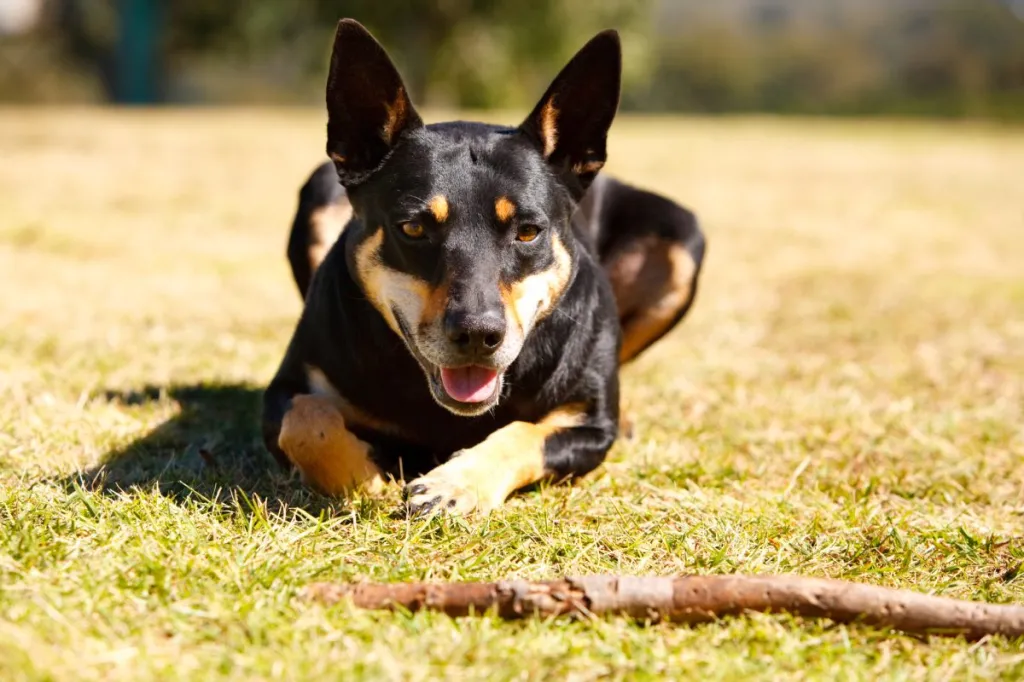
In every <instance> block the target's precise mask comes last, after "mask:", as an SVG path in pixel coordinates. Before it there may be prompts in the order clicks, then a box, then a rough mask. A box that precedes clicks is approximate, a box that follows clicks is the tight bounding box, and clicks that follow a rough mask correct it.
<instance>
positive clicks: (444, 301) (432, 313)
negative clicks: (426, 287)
mask: <svg viewBox="0 0 1024 682" xmlns="http://www.w3.org/2000/svg"><path fill="white" fill-rule="evenodd" d="M448 288H449V284H448V282H444V283H442V284H441V285H440V286H438V287H435V288H433V289H431V290H430V293H429V295H428V296H427V303H426V305H425V306H423V312H422V314H421V315H420V318H419V323H420V326H421V327H422V326H427V325H433V324H434V323H436V322H437V321H438V320H440V319H441V317H442V316H443V315H444V311H445V308H447V307H448Z"/></svg>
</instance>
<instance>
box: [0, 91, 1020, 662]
mask: <svg viewBox="0 0 1024 682" xmlns="http://www.w3.org/2000/svg"><path fill="white" fill-rule="evenodd" d="M510 120H512V119H510ZM322 131H323V121H322V118H321V116H320V115H319V113H318V112H288V111H251V110H239V111H205V112H162V113H156V112H133V113H128V112H122V113H115V112H104V111H97V110H68V111H56V110H54V111H48V110H16V109H14V110H6V111H0V149H3V150H4V152H3V156H4V161H3V163H0V291H2V292H3V294H2V297H0V679H3V680H11V681H17V680H45V679H69V680H70V679H74V680H120V679H123V680H133V681H134V680H144V679H154V678H160V679H172V680H174V679H181V680H192V679H240V680H241V679H244V680H253V679H271V678H273V679H345V680H353V679H363V678H366V679H371V678H372V679H396V680H407V679H411V680H415V679H430V678H437V677H454V676H456V675H457V674H458V675H462V676H464V677H465V678H466V679H488V680H491V679H496V680H502V679H510V680H511V679H573V680H589V679H597V678H602V679H604V678H608V679H622V678H629V679H663V678H664V677H665V676H678V677H682V678H701V679H722V680H729V679H736V678H738V677H759V678H763V679H779V678H794V679H804V678H807V679H828V680H846V679H952V678H957V679H992V678H1005V679H1019V678H1020V677H1021V676H1024V647H1022V646H1021V645H1022V642H1020V641H1008V640H1005V639H1000V638H994V639H988V640H985V641H982V642H980V643H976V644H969V643H966V642H964V641H960V640H940V639H932V640H923V639H916V638H911V637H907V636H903V635H899V634H894V633H889V632H885V631H882V630H877V629H872V628H868V627H859V626H836V625H834V624H831V623H828V622H813V621H803V620H799V619H793V618H789V617H785V616H754V617H749V618H739V619H731V620H727V621H722V622H719V623H715V624H710V625H705V626H700V627H693V628H685V627H673V626H669V625H658V626H652V627H643V626H641V625H637V624H631V623H629V622H627V621H625V620H621V619H615V618H610V619H606V620H600V621H597V622H591V623H565V622H561V621H558V622H556V621H531V622H522V623H503V622H499V621H497V620H494V619H490V618H482V619H476V620H462V621H453V620H450V619H448V618H445V617H442V616H438V615H436V614H419V615H416V616H408V615H401V614H377V613H361V612H357V611H354V610H352V609H351V608H349V607H347V606H345V605H340V606H336V607H331V608H323V607H319V606H315V605H309V604H306V603H303V602H301V601H299V600H298V599H297V594H298V592H299V591H300V590H301V588H302V587H303V586H304V585H305V584H307V583H308V582H309V581H312V580H324V579H335V580H367V579H369V580H381V581H393V580H454V579H495V578H501V577H508V576H514V577H524V578H538V579H540V578H551V577H556V576H559V575H562V574H579V573H591V572H622V573H643V574H661V575H667V574H675V573H685V572H699V573H722V572H750V573H778V572H799V573H803V574H807V575H813V576H828V577H835V578H847V579H854V580H861V581H865V582H869V583H873V584H879V585H888V586H895V587H905V588H912V589H916V590H920V591H923V592H928V593H933V594H941V595H946V596H951V597H960V598H969V599H987V600H992V601H996V602H1018V603H1020V602H1024V577H1018V572H1019V571H1020V567H1021V565H1022V564H1024V539H1022V537H1021V528H1022V527H1024V208H1022V204H1021V199H1020V190H1021V184H1020V183H1021V169H1022V168H1024V130H1021V129H1000V128H987V127H979V126H971V125H948V126H944V125H933V124H909V123H899V124H890V123H884V122H875V123H858V122H849V121H847V122H823V121H801V120H793V121H777V120H770V119H768V120H765V119H728V120H720V121H715V120H706V119H693V120H677V119H647V120H643V119H632V120H631V119H623V120H622V121H620V123H619V124H617V127H616V129H615V134H614V136H613V140H612V149H611V151H612V163H611V164H610V170H611V171H612V172H615V173H617V174H619V175H621V176H623V177H626V178H628V179H629V180H631V181H634V182H637V183H641V184H644V185H647V186H650V187H653V188H656V189H659V190H662V191H665V192H667V193H669V194H670V195H672V196H674V197H677V198H679V199H681V200H682V201H684V202H685V203H687V204H688V205H690V206H692V207H693V208H694V209H695V210H696V211H697V212H698V213H699V214H700V215H701V216H702V218H703V221H704V225H705V228H706V231H707V233H708V235H709V241H710V251H709V257H708V260H707V269H706V274H705V276H704V279H703V280H702V284H701V291H700V294H699V298H698V302H697V305H696V306H695V308H694V310H693V312H692V314H691V317H690V318H689V319H688V320H687V321H686V323H685V324H684V325H683V326H682V327H681V328H680V329H679V330H678V331H676V332H674V333H673V334H672V335H671V337H670V338H669V339H667V340H666V341H665V342H664V343H662V344H661V345H659V346H658V347H656V349H654V350H653V351H652V352H650V353H649V354H648V355H647V356H645V357H644V358H643V359H642V361H640V362H639V363H638V364H637V365H636V366H634V367H632V368H630V369H629V370H628V371H627V372H626V373H625V376H624V392H625V397H626V400H627V401H628V403H629V404H630V405H631V411H632V413H633V414H634V416H635V418H636V421H637V426H638V438H637V439H636V440H635V441H634V442H631V443H620V444H619V445H617V446H616V448H615V449H614V450H613V452H612V455H611V457H610V460H609V462H608V463H607V465H606V466H604V467H603V468H602V469H600V470H599V472H597V473H596V474H595V475H594V476H592V477H590V478H588V479H587V480H585V481H583V482H582V483H581V484H579V485H577V486H575V487H571V488H570V487H549V488H545V489H542V490H539V491H536V492H531V493H528V494H525V495H522V496H519V497H517V498H514V499H513V500H512V501H511V502H510V503H509V504H508V505H507V507H506V508H504V509H502V510H500V511H498V512H496V513H494V514H493V515H491V516H490V517H488V518H485V519H479V520H470V521H465V520H453V519H440V520H433V521H420V520H409V519H407V518H405V517H404V515H402V514H397V513H396V511H397V510H399V509H400V499H399V493H398V491H397V490H391V491H389V492H388V493H387V494H386V495H385V496H384V497H382V498H378V499H359V500H354V501H351V502H346V501H340V500H333V499H327V498H324V497H321V496H318V495H316V494H314V493H312V492H310V491H308V490H306V489H304V488H303V487H302V486H301V485H300V484H299V483H298V482H297V481H296V480H294V479H293V478H289V477H287V476H284V475H282V474H281V473H279V472H277V471H275V470H274V469H273V467H271V466H270V461H269V458H268V457H267V456H266V455H265V454H264V453H263V451H262V449H261V447H260V444H259V437H258V429H257V423H256V419H257V413H258V402H259V389H260V387H261V386H262V385H263V384H264V382H266V381H267V380H268V378H269V377H270V376H271V374H272V372H273V371H274V369H275V364H276V362H277V361H278V359H279V358H280V355H281V353H282V351H283V348H284V344H285V343H286V342H287V339H288V336H289V334H290V331H291V327H292V325H293V324H294V321H295V319H296V315H297V313H298V310H299V302H298V297H297V296H296V294H295V293H294V290H293V285H292V283H291V281H290V279H289V274H288V271H287V269H286V265H285V262H284V258H283V255H282V252H283V248H284V241H285V230H286V227H287V225H288V223H289V220H290V218H291V211H292V210H293V208H294V202H295V194H296V191H297V189H298V186H299V184H300V183H301V181H302V180H303V177H304V175H305V174H306V173H307V172H308V171H309V170H310V169H311V167H312V165H313V164H314V163H315V162H317V160H318V159H319V158H320V155H319V152H320V150H321V149H322V139H321V136H322Z"/></svg>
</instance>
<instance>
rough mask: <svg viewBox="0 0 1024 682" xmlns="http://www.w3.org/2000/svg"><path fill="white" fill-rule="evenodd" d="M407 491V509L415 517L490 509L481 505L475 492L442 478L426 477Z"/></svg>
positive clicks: (417, 481) (407, 488) (408, 487)
mask: <svg viewBox="0 0 1024 682" xmlns="http://www.w3.org/2000/svg"><path fill="white" fill-rule="evenodd" d="M421 481H422V482H421ZM405 491H406V507H407V509H408V510H409V513H410V514H412V515H414V516H427V515H431V514H434V513H439V512H446V513H450V514H469V513H473V512H480V511H487V509H489V507H487V508H484V506H483V505H481V501H480V499H479V498H478V497H477V495H476V493H475V492H473V491H472V490H470V489H467V488H465V487H463V486H462V485H459V484H458V483H456V482H453V481H449V480H446V479H445V478H442V477H440V476H430V475H427V476H424V477H423V478H421V479H417V480H416V481H413V482H412V483H410V484H409V485H407V486H406V487H405Z"/></svg>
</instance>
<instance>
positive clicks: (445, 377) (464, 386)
mask: <svg viewBox="0 0 1024 682" xmlns="http://www.w3.org/2000/svg"><path fill="white" fill-rule="evenodd" d="M440 374H441V385H442V387H443V388H444V392H445V393H447V394H448V397H449V398H451V399H452V400H455V401H457V402H460V403H486V402H488V401H490V400H491V399H492V398H493V397H494V395H495V394H496V393H497V392H498V370H496V369H493V368H491V367H481V366H479V365H469V366H467V367H442V368H441V369H440Z"/></svg>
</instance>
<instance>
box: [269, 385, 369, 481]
mask: <svg viewBox="0 0 1024 682" xmlns="http://www.w3.org/2000/svg"><path fill="white" fill-rule="evenodd" d="M277 443H278V445H279V446H280V447H281V450H283V451H284V453H285V455H286V456H287V457H288V459H289V460H291V461H292V463H293V464H295V466H296V467H297V468H298V470H299V471H300V472H301V473H302V478H303V481H305V482H306V483H307V484H309V485H311V486H313V487H314V488H317V489H318V490H320V491H322V492H323V493H325V494H327V495H342V494H345V493H349V492H352V491H353V490H356V489H360V488H362V489H366V490H368V491H374V490H377V489H379V488H380V487H381V486H383V484H384V479H383V476H382V475H381V472H380V470H379V469H378V468H377V466H376V465H375V464H374V463H373V461H372V460H371V459H370V446H369V445H367V444H366V443H364V442H363V441H361V440H359V439H358V438H356V436H355V435H353V434H352V433H351V432H350V431H349V430H348V428H347V427H346V424H345V418H344V417H343V416H342V414H341V411H340V410H339V409H338V406H337V404H336V403H335V402H334V401H333V400H331V398H330V397H328V396H320V395H298V396H295V397H294V398H293V399H292V407H291V409H289V410H288V412H287V413H286V414H285V416H284V420H283V421H282V422H281V433H280V435H279V436H278V439H277Z"/></svg>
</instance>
